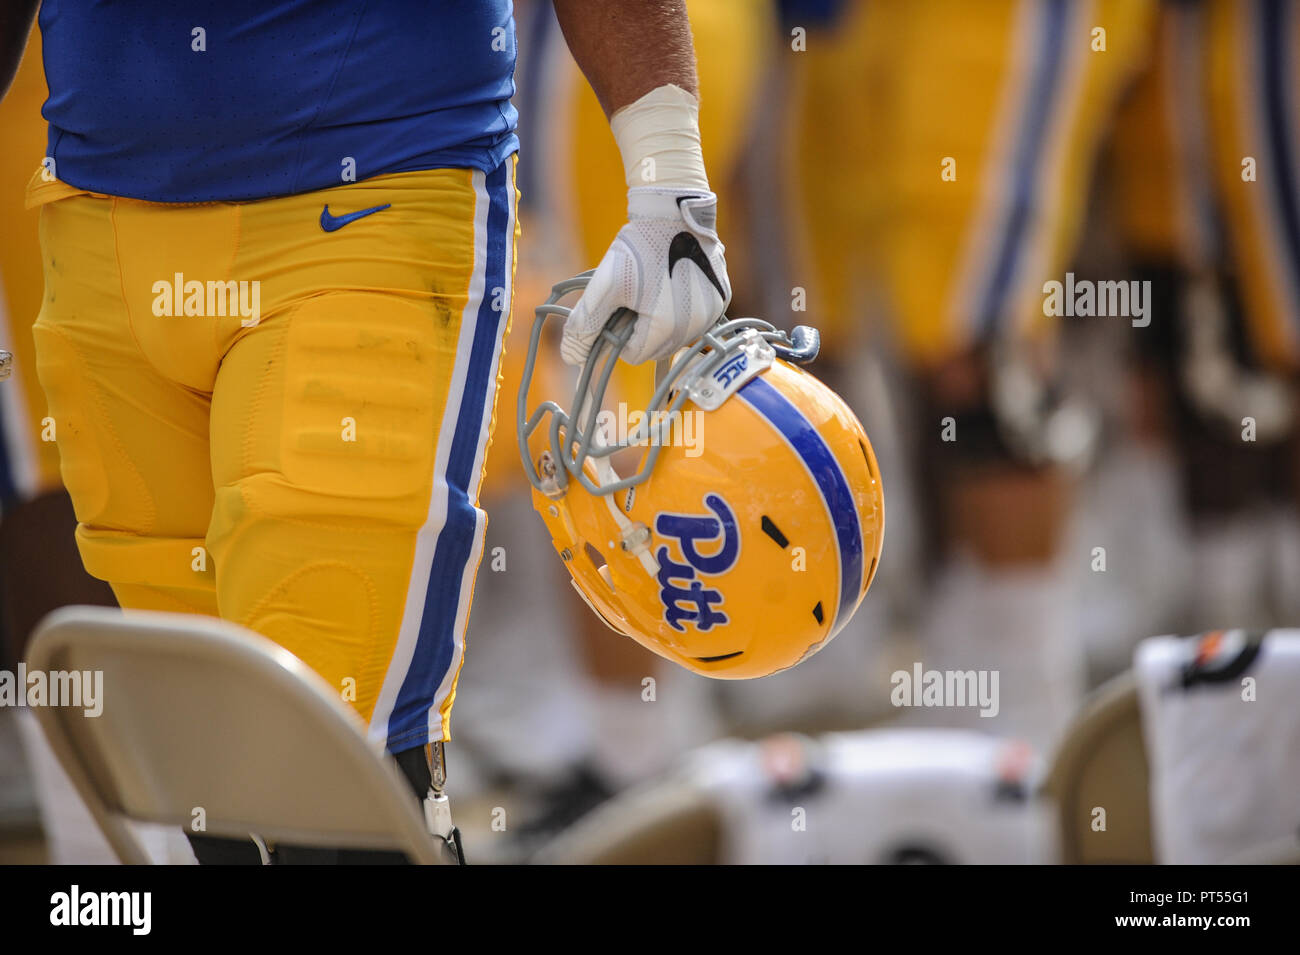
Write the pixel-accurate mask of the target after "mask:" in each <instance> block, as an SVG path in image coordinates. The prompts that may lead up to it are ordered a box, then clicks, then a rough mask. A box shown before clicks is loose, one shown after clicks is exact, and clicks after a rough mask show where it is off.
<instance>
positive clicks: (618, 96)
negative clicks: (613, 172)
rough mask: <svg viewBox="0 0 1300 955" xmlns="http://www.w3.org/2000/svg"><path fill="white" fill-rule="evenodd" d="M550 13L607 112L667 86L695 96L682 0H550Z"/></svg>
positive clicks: (692, 53) (692, 56)
mask: <svg viewBox="0 0 1300 955" xmlns="http://www.w3.org/2000/svg"><path fill="white" fill-rule="evenodd" d="M555 15H556V17H557V18H558V20H559V21H560V29H562V30H563V31H564V38H565V40H566V41H567V42H568V44H569V50H570V51H571V52H572V53H573V58H574V60H576V61H577V63H578V66H579V67H581V69H582V72H583V73H584V74H585V75H586V77H587V82H589V83H590V84H591V88H592V89H593V90H595V93H596V98H597V99H599V100H600V105H601V106H602V107H603V108H604V110H605V115H606V116H612V115H613V114H614V113H616V112H617V111H618V110H620V109H622V108H623V107H624V106H627V105H628V104H630V103H633V102H635V101H636V100H638V99H640V98H641V97H642V96H644V95H645V94H646V93H648V92H650V91H651V90H653V89H655V88H657V87H660V86H664V85H667V84H673V85H674V86H680V87H681V88H682V89H684V90H687V91H688V92H690V93H692V94H694V95H697V96H698V95H699V83H698V80H697V79H696V76H695V48H694V46H693V44H692V43H691V27H690V23H689V21H688V20H687V19H686V2H685V0H634V2H628V0H555Z"/></svg>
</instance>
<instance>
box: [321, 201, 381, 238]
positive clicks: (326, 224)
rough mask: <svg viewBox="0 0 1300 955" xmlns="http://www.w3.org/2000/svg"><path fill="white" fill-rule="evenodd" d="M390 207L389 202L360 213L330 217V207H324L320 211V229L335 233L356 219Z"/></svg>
mask: <svg viewBox="0 0 1300 955" xmlns="http://www.w3.org/2000/svg"><path fill="white" fill-rule="evenodd" d="M391 205H392V203H391V202H385V203H384V204H383V205H382V206H371V207H370V208H369V209H362V210H361V211H360V212H349V213H346V214H344V215H341V216H332V215H330V207H329V206H326V207H325V208H324V209H322V210H321V214H320V227H321V228H322V229H324V230H325V231H326V232H337V231H338V230H339V229H341V228H343V227H344V226H345V225H347V224H348V223H349V222H356V221H357V220H358V219H362V218H365V217H366V216H369V215H374V214H375V213H376V212H383V211H384V210H385V209H387V208H388V207H389V206H391Z"/></svg>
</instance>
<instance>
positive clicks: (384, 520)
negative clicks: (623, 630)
mask: <svg viewBox="0 0 1300 955" xmlns="http://www.w3.org/2000/svg"><path fill="white" fill-rule="evenodd" d="M516 198H517V196H516V192H515V188H514V161H513V159H512V160H511V161H509V162H507V163H504V164H503V165H502V166H501V167H499V168H498V169H496V170H495V171H493V172H491V173H488V174H486V175H485V174H484V173H482V172H478V171H470V170H465V169H441V170H432V171H427V172H412V173H402V174H397V175H389V176H381V177H377V178H374V179H370V180H366V181H363V182H357V183H351V184H347V185H342V186H339V187H336V188H332V189H327V190H322V191H320V192H314V193H307V194H304V195H298V196H290V197H286V198H278V199H268V200H264V201H259V202H248V203H209V204H201V205H163V204H156V203H148V202H141V201H135V200H129V199H122V198H116V197H111V196H102V195H94V194H90V193H86V192H83V191H79V190H76V189H73V188H72V187H70V186H67V185H65V184H63V183H60V182H57V181H54V182H43V181H41V179H40V177H39V176H38V177H37V178H36V179H34V180H33V182H32V186H31V187H30V189H29V200H28V201H29V203H31V204H33V205H40V206H41V216H40V235H41V247H42V252H43V257H44V268H45V297H44V302H43V305H42V308H41V312H40V317H39V319H38V320H37V322H36V325H35V329H34V332H35V339H36V352H37V371H38V374H39V377H40V382H41V386H42V388H43V389H44V391H45V394H46V397H47V399H48V405H49V414H50V415H51V416H52V417H53V418H54V420H55V425H56V427H57V442H58V448H59V454H60V459H61V470H62V474H63V479H64V483H65V484H66V486H67V488H68V491H69V492H70V494H71V495H72V501H73V504H74V507H75V509H76V514H77V519H78V521H79V526H78V529H77V542H78V545H79V547H80V550H81V555H82V559H83V561H84V562H85V565H86V569H87V570H88V571H89V572H90V573H91V574H92V575H94V576H96V577H99V578H101V579H103V580H106V581H108V582H109V583H110V584H111V585H112V586H113V589H114V592H115V593H116V594H117V597H118V599H119V601H120V602H121V603H122V605H123V606H125V607H131V608H148V609H158V610H170V611H182V612H193V613H203V614H212V615H219V616H221V617H223V618H225V619H228V620H232V621H234V622H236V623H239V624H241V625H243V626H245V627H248V628H250V629H252V630H255V631H257V632H259V633H261V634H264V635H265V636H267V637H269V638H271V639H272V640H274V641H275V642H277V643H278V644H280V645H281V646H283V647H285V648H286V649H288V650H290V651H291V652H293V653H294V654H296V655H297V656H298V657H300V658H302V659H303V660H304V661H306V662H307V664H308V665H310V666H311V667H312V668H313V669H314V670H315V671H316V672H317V673H319V674H320V675H321V676H322V677H324V678H325V680H326V681H327V682H329V683H330V685H331V686H333V687H335V688H336V689H337V690H338V692H339V693H340V694H341V695H342V696H343V698H344V699H346V700H348V701H349V702H351V703H352V704H353V705H354V706H355V708H356V709H357V710H358V711H359V713H360V714H361V716H362V717H363V718H364V719H366V720H367V721H368V724H369V727H370V730H369V731H370V735H371V737H372V738H374V739H376V740H379V741H383V742H384V743H386V744H387V746H388V747H389V749H390V750H392V751H395V752H396V751H400V750H403V749H409V748H412V747H415V746H419V745H422V744H424V743H426V742H429V741H431V740H439V739H444V738H446V737H447V734H448V732H449V728H448V721H449V714H450V710H451V705H452V702H453V700H454V697H455V685H456V677H457V674H458V672H459V669H460V665H461V661H462V659H463V652H464V632H465V623H466V619H467V617H468V613H469V605H470V598H471V594H472V590H473V583H474V575H475V573H476V572H477V568H478V564H479V560H480V557H481V554H482V547H483V538H484V531H485V526H486V518H485V515H484V514H483V512H482V511H481V510H480V509H479V508H478V490H479V484H480V482H481V479H482V467H483V459H484V455H485V453H486V450H487V446H488V443H489V441H490V436H491V429H492V423H493V417H494V413H495V399H496V391H497V383H498V369H499V362H500V353H501V343H502V339H503V336H504V333H505V331H506V328H507V326H508V323H509V315H510V305H511V292H512V284H513V269H514V245H515V233H516V220H515V205H516ZM325 210H328V212H326V211H325ZM354 213H363V215H361V216H353V214H354ZM326 226H331V227H332V231H326Z"/></svg>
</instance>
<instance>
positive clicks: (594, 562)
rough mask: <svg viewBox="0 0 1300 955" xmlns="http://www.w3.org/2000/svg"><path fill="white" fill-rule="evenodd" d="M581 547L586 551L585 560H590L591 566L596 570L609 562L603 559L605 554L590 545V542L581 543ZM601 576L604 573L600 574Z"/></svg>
mask: <svg viewBox="0 0 1300 955" xmlns="http://www.w3.org/2000/svg"><path fill="white" fill-rule="evenodd" d="M582 549H583V550H584V551H586V554H587V560H589V561H591V566H592V567H595V568H596V570H597V571H599V570H600V569H601V568H602V567H604V566H605V565H606V564H608V563H609V561H607V560H605V555H604V554H602V553H601V552H600V551H598V550H596V548H594V547H592V546H591V544H590V542H585V543H583V545H582ZM601 576H602V577H603V576H605V575H604V574H601Z"/></svg>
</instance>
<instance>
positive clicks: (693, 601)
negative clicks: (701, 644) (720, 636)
mask: <svg viewBox="0 0 1300 955" xmlns="http://www.w3.org/2000/svg"><path fill="white" fill-rule="evenodd" d="M704 505H705V507H707V508H708V509H709V510H710V511H712V512H713V513H712V514H711V515H709V514H668V513H664V514H660V515H658V517H656V518H655V531H656V532H658V533H659V535H660V536H662V537H667V538H671V539H672V540H674V541H675V542H676V544H675V546H674V547H673V548H672V550H676V551H678V552H679V553H680V557H681V560H680V561H679V560H676V559H674V558H673V556H671V555H670V548H669V546H668V545H667V544H664V545H661V546H660V547H659V552H658V554H657V555H656V556H657V557H658V558H659V587H660V590H659V600H660V601H661V602H662V603H663V605H664V620H666V621H667V622H668V625H669V626H670V627H672V628H673V629H674V630H679V631H685V629H686V628H685V627H683V626H682V622H683V621H690V622H691V624H692V625H693V626H694V627H695V629H697V630H701V631H703V630H711V629H712V628H713V627H715V626H717V625H718V624H723V623H726V622H727V615H726V613H724V612H723V611H722V610H721V609H717V606H718V605H720V604H721V603H722V591H721V590H717V589H716V588H713V587H706V586H705V584H704V581H702V580H700V579H699V578H700V577H701V576H710V577H714V576H717V575H719V574H725V573H726V572H727V571H729V570H731V568H732V567H734V566H735V565H736V560H737V558H739V557H740V529H739V528H738V527H737V526H736V515H735V514H734V513H733V512H732V510H731V508H730V507H728V506H727V502H726V501H724V500H723V499H722V497H721V496H720V495H717V494H706V495H705V497H704ZM701 545H704V549H705V550H707V551H708V553H701V552H700V550H701Z"/></svg>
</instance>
